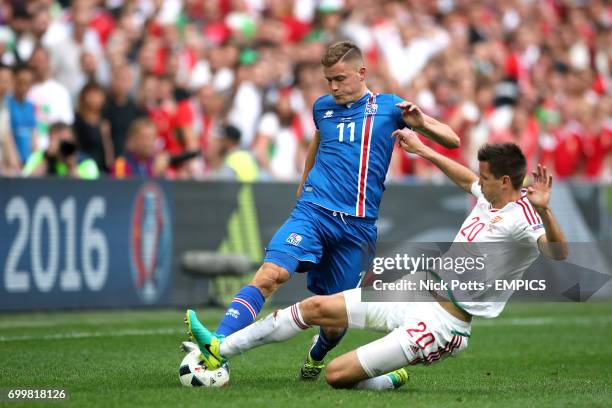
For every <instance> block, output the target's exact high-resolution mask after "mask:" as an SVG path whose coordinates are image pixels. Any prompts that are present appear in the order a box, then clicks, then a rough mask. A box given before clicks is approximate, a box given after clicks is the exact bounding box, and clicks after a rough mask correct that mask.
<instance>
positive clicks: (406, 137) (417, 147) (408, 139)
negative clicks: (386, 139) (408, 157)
mask: <svg viewBox="0 0 612 408" xmlns="http://www.w3.org/2000/svg"><path fill="white" fill-rule="evenodd" d="M391 137H397V141H398V143H399V145H400V147H401V148H402V149H404V150H405V151H407V152H408V153H414V154H419V155H420V154H421V152H422V150H423V148H424V147H425V145H424V144H423V142H421V139H419V136H418V135H417V134H416V132H413V131H412V130H410V129H408V128H404V129H397V130H396V131H394V132H393V133H392V134H391Z"/></svg>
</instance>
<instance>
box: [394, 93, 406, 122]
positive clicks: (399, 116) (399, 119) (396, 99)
mask: <svg viewBox="0 0 612 408" xmlns="http://www.w3.org/2000/svg"><path fill="white" fill-rule="evenodd" d="M392 101H393V108H392V109H393V113H392V115H393V118H394V119H395V123H396V125H397V128H398V129H403V128H405V127H407V126H408V125H407V124H406V122H404V118H402V110H401V109H400V108H398V107H397V106H395V105H396V104H398V103H400V102H404V99H402V98H400V97H399V96H397V95H395V94H393V96H392ZM408 127H409V126H408Z"/></svg>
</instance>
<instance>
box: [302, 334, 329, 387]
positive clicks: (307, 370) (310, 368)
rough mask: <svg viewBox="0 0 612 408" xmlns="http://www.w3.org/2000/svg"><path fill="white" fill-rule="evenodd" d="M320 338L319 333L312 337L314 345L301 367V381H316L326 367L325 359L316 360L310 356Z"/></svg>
mask: <svg viewBox="0 0 612 408" xmlns="http://www.w3.org/2000/svg"><path fill="white" fill-rule="evenodd" d="M318 339H319V335H318V334H317V335H316V336H314V337H313V338H312V346H310V349H309V350H308V354H307V355H306V359H305V360H304V364H303V365H302V367H301V368H300V375H299V376H298V379H299V380H301V381H314V380H316V379H317V378H319V375H320V374H321V371H323V369H324V368H325V363H324V362H323V361H317V360H314V359H313V358H312V357H311V356H310V351H311V350H312V348H313V347H314V345H315V344H317V340H318Z"/></svg>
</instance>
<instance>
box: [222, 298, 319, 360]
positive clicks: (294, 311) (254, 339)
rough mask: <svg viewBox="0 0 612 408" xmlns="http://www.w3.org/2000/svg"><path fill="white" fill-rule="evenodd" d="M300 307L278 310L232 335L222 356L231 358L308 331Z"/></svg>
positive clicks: (227, 338)
mask: <svg viewBox="0 0 612 408" xmlns="http://www.w3.org/2000/svg"><path fill="white" fill-rule="evenodd" d="M298 305H299V303H296V304H295V305H293V306H290V307H288V308H286V309H282V310H277V311H276V312H274V313H272V314H269V315H268V316H266V317H265V318H264V319H261V320H258V321H256V322H255V323H253V324H251V325H250V326H247V327H245V328H244V329H242V330H239V331H237V332H236V333H233V334H230V335H229V336H227V337H226V338H225V340H224V341H223V343H221V347H220V350H219V351H220V353H221V355H222V356H223V357H227V358H230V357H232V356H235V355H237V354H241V353H244V352H245V351H247V350H250V349H252V348H255V347H259V346H262V345H264V344H268V343H274V342H280V341H285V340H288V339H290V338H291V337H293V336H295V335H296V334H298V333H300V332H302V331H303V330H306V329H308V328H309V326H308V325H306V324H305V323H304V320H303V319H302V314H301V312H300V308H299V307H298Z"/></svg>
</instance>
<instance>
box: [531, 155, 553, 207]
mask: <svg viewBox="0 0 612 408" xmlns="http://www.w3.org/2000/svg"><path fill="white" fill-rule="evenodd" d="M531 177H532V178H533V181H532V182H531V184H530V185H529V187H527V199H528V200H529V202H530V203H531V205H533V206H534V208H535V209H536V210H537V211H542V210H546V209H547V208H548V205H549V203H550V190H551V188H552V176H551V175H550V174H548V170H547V169H546V167H545V166H542V165H541V164H538V168H537V170H536V171H532V172H531Z"/></svg>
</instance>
